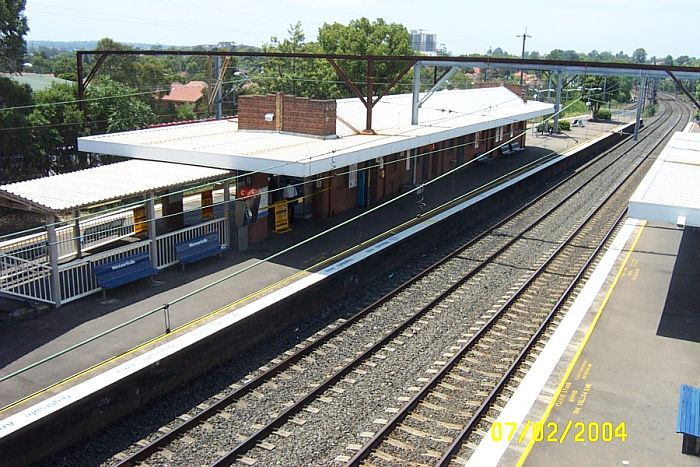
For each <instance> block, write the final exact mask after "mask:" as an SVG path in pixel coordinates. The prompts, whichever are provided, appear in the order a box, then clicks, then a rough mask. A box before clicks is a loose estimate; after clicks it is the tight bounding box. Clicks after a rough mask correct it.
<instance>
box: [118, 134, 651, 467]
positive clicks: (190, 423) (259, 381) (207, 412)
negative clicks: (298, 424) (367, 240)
mask: <svg viewBox="0 0 700 467" xmlns="http://www.w3.org/2000/svg"><path fill="white" fill-rule="evenodd" d="M642 140H643V139H640V141H638V142H635V143H634V144H633V145H632V147H634V146H635V145H637V144H639V143H640V142H641V141H642ZM628 142H629V140H628V139H625V140H624V141H622V142H620V143H618V144H617V145H615V146H614V147H613V148H611V149H609V150H606V151H604V152H603V153H601V154H600V155H599V156H597V157H596V158H595V159H594V160H592V161H589V162H588V163H587V164H586V165H588V164H591V163H594V162H595V161H596V160H600V159H602V158H603V157H605V156H606V155H608V154H609V153H610V152H611V151H613V150H615V149H616V148H618V147H619V146H621V145H622V144H625V143H628ZM623 156H624V153H623V154H621V155H620V156H618V157H616V158H615V159H614V160H613V161H612V162H611V164H612V163H614V162H616V161H617V160H619V159H620V158H621V157H623ZM606 169H607V166H606V167H604V168H602V169H601V170H600V171H598V172H597V173H596V174H595V175H593V177H592V178H591V179H590V180H588V181H587V182H585V183H584V184H583V185H582V186H580V187H578V188H577V189H576V191H575V192H578V191H580V190H581V189H582V188H583V187H584V186H586V185H587V184H588V183H589V182H590V181H592V180H593V179H594V178H595V177H596V176H597V175H599V174H600V173H601V172H603V171H604V170H606ZM577 175H578V174H577V173H576V172H574V173H571V174H570V175H568V176H567V177H565V178H564V179H562V180H561V181H560V182H558V183H557V184H555V185H554V186H552V187H551V188H549V189H547V190H546V191H545V192H543V193H542V194H540V195H538V196H537V197H536V198H534V199H533V200H531V201H529V202H528V203H526V204H525V205H523V206H522V207H521V208H519V209H518V210H516V211H515V212H513V213H512V214H510V215H509V216H507V217H505V218H504V219H502V220H500V221H498V222H497V223H496V224H494V225H493V226H491V227H489V228H488V229H487V230H486V231H484V232H483V233H481V234H479V235H478V236H477V237H475V238H473V239H472V240H470V241H469V242H468V243H467V244H466V245H464V246H463V247H462V248H460V249H459V250H457V251H455V252H452V253H450V254H448V255H446V256H444V257H443V258H441V259H440V260H439V261H437V262H436V263H434V264H433V265H432V266H430V267H429V268H427V269H425V270H424V271H422V272H421V273H419V274H418V275H416V276H414V277H413V278H411V279H409V280H407V281H405V282H404V283H402V284H401V285H399V286H398V287H396V288H395V289H393V290H392V291H390V292H389V293H387V294H386V295H384V296H383V297H381V298H379V299H378V300H376V301H374V302H373V303H371V304H370V305H368V306H367V307H365V308H364V309H362V310H361V311H360V312H358V313H356V314H355V315H353V316H352V317H351V318H349V319H348V320H347V321H345V322H344V323H342V324H341V325H339V326H337V327H336V328H334V329H332V330H331V331H329V332H328V333H327V334H325V335H323V336H321V337H319V338H318V339H317V340H315V341H314V342H313V343H311V344H309V345H308V346H306V347H304V348H302V349H299V350H297V351H296V352H295V353H294V354H292V355H291V356H289V357H288V358H286V359H285V360H283V361H282V362H280V363H278V364H277V365H275V366H273V367H272V368H270V369H269V370H267V371H266V372H264V373H263V374H261V375H259V376H257V377H255V378H253V379H251V380H250V381H248V382H247V383H245V384H244V385H243V386H241V387H240V388H238V389H236V390H235V391H234V392H232V393H231V394H229V395H228V396H226V397H225V398H224V399H221V400H219V401H217V402H216V403H214V404H213V405H211V406H209V407H208V408H206V409H204V410H203V411H201V412H199V413H198V414H197V415H195V416H194V417H192V418H191V419H189V420H187V421H182V422H181V423H179V424H178V425H176V426H175V427H173V429H172V430H170V431H168V432H167V433H164V434H162V435H160V436H159V437H158V438H156V439H154V440H153V441H151V442H150V443H148V444H147V445H145V446H144V447H142V448H141V449H139V451H137V452H135V453H134V454H132V455H131V456H130V457H128V458H126V459H124V460H122V461H120V462H119V463H118V464H117V465H118V466H131V465H135V464H137V463H139V462H141V461H143V460H145V459H146V458H148V457H149V456H151V455H152V454H154V453H155V452H156V451H157V450H158V449H160V448H161V447H163V446H165V445H167V444H169V443H170V442H172V441H173V440H174V439H176V438H177V437H179V436H180V435H182V434H183V433H185V432H187V431H189V430H191V429H192V428H194V427H195V426H197V425H199V424H201V423H202V422H203V421H204V420H206V419H208V418H210V417H211V416H213V415H215V414H216V413H217V412H219V411H221V410H223V409H224V408H226V407H227V406H229V405H231V404H233V403H235V402H236V401H237V400H240V399H241V398H242V397H244V396H245V395H246V394H248V393H250V392H251V391H253V390H255V389H256V388H258V387H260V386H261V385H263V384H264V383H265V382H267V381H268V380H269V379H271V378H273V377H275V376H276V375H278V374H280V373H281V372H283V371H285V370H286V369H288V368H289V367H291V366H292V365H294V364H296V363H297V362H298V361H300V360H301V359H303V358H304V357H305V356H307V355H308V354H310V353H312V352H313V351H314V350H315V349H317V348H319V347H321V346H322V345H323V344H324V343H325V342H327V341H329V340H330V339H332V338H333V337H335V336H337V335H338V334H340V333H341V332H343V331H345V330H346V329H348V328H350V327H351V326H352V325H354V324H355V323H357V322H358V321H359V320H360V319H362V318H364V317H365V316H367V315H368V314H369V313H370V312H371V311H372V310H374V309H376V308H377V307H379V306H381V305H382V304H383V303H385V302H387V301H389V300H391V299H392V298H394V297H395V296H396V295H398V294H399V293H401V292H402V291H404V290H405V289H407V288H408V287H410V286H411V285H412V284H414V283H416V282H418V281H419V280H421V279H423V278H424V277H425V276H427V275H428V274H430V273H432V272H433V271H434V270H435V269H437V268H439V267H440V266H442V265H443V264H445V263H446V262H448V261H450V260H451V259H453V258H454V257H456V256H458V255H459V254H460V253H461V252H462V251H464V250H465V249H467V248H469V247H471V246H473V245H475V244H476V243H477V242H479V241H481V240H483V239H484V238H485V237H487V236H488V235H490V234H491V233H492V231H493V230H496V229H498V228H500V227H502V226H503V225H504V224H506V223H508V222H510V221H511V220H512V219H514V218H516V217H517V216H518V215H520V214H521V213H522V212H523V211H525V210H526V209H528V208H529V207H531V206H532V205H534V204H535V203H537V202H538V201H540V200H541V199H543V198H544V197H546V196H548V195H549V194H551V193H552V192H553V191H555V190H556V189H558V188H560V187H561V186H562V185H563V184H564V183H566V182H568V181H570V180H571V179H572V178H573V177H575V176H577ZM490 185H491V183H490V182H489V183H487V184H484V185H482V187H486V186H490ZM480 188H481V187H480ZM480 188H479V189H476V190H474V191H475V192H476V191H477V190H480ZM572 195H573V193H572V194H570V195H569V196H572ZM567 199H568V198H564V199H563V200H562V201H560V202H559V203H557V205H556V206H554V207H553V208H551V209H550V210H548V211H547V213H545V214H544V215H543V216H541V217H540V218H539V219H538V220H537V221H535V222H534V223H533V224H531V225H530V226H528V227H527V228H526V229H525V230H524V231H528V230H530V229H532V228H533V227H534V226H535V225H537V224H538V223H539V222H541V221H542V220H543V219H544V218H545V217H546V216H547V215H548V214H549V213H551V212H552V211H554V210H555V209H557V208H558V207H560V206H561V204H563V203H564V202H566V200H567ZM517 240H518V237H514V238H513V239H512V240H510V241H509V242H507V244H506V245H504V246H503V247H501V248H500V249H499V250H498V251H497V252H495V253H493V254H492V255H491V256H490V257H489V258H487V259H486V260H484V262H482V264H481V265H479V266H477V267H476V268H475V269H474V270H472V271H471V272H470V273H469V274H468V275H466V276H465V277H463V278H461V279H460V280H459V281H458V282H457V283H456V284H454V285H453V286H451V287H450V288H449V289H448V290H447V291H446V292H443V294H441V295H440V296H439V297H438V298H436V299H435V300H433V301H432V302H431V304H433V303H437V302H438V299H440V297H443V296H445V295H447V294H448V293H451V292H452V291H453V290H454V289H456V288H457V287H459V286H460V285H461V284H463V283H464V282H465V281H466V280H468V279H469V278H470V277H472V276H473V275H474V274H476V273H477V272H478V271H480V270H481V269H482V268H483V267H484V266H485V265H486V264H487V262H489V261H492V260H493V258H494V257H496V256H497V255H499V254H500V253H502V252H503V251H504V250H505V249H507V248H508V247H509V246H511V245H512V244H513V243H515V242H516V241H517ZM426 308H427V309H426V310H425V311H424V312H427V310H428V309H430V305H429V306H428V307H426ZM419 318H420V313H418V314H416V315H414V316H413V317H411V318H409V319H408V320H407V321H406V322H404V323H402V325H400V326H399V327H398V328H397V329H396V330H395V331H394V332H395V333H397V332H401V331H402V330H403V329H405V328H406V327H408V326H410V324H412V323H413V322H414V321H416V320H417V319H419ZM407 323H408V324H407ZM392 335H393V333H392ZM383 340H384V339H383ZM369 353H371V351H368V352H366V353H365V355H366V354H369ZM358 358H359V357H358ZM348 367H352V364H351V365H348ZM327 383H328V381H327ZM329 384H330V383H329ZM326 387H328V384H326ZM290 409H291V408H290ZM286 413H287V412H285V414H286ZM285 414H282V415H280V417H282V416H284V415H285ZM271 429H274V427H273V428H271ZM263 431H267V430H260V432H263ZM256 435H257V433H256ZM254 436H255V435H254ZM241 446H242V445H239V447H241Z"/></svg>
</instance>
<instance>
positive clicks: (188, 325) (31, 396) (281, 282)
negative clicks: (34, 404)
mask: <svg viewBox="0 0 700 467" xmlns="http://www.w3.org/2000/svg"><path fill="white" fill-rule="evenodd" d="M307 271H308V269H304V270H302V271H298V272H296V273H294V274H292V275H291V276H288V277H285V278H284V279H281V280H279V281H277V282H275V283H274V284H270V285H268V286H266V287H263V288H262V289H259V290H256V291H255V292H253V293H251V294H249V295H246V296H245V297H241V298H239V299H238V300H234V301H233V302H231V303H228V304H226V305H223V306H222V307H219V308H217V309H216V310H213V311H210V312H209V313H207V314H205V315H202V316H200V317H199V318H195V319H193V320H192V321H189V322H187V323H185V324H183V325H181V326H178V327H177V328H175V329H173V330H171V331H170V333H169V334H161V335H159V336H156V337H154V338H152V339H150V340H147V341H146V342H143V343H141V344H139V345H137V346H135V347H132V348H130V349H128V350H126V351H124V352H122V353H120V354H117V355H114V356H112V357H110V358H108V359H106V360H103V361H101V362H100V363H97V364H95V365H93V366H91V367H89V368H86V369H84V370H82V371H79V372H78V373H75V374H73V375H71V376H68V377H66V378H64V379H62V380H60V381H57V382H55V383H53V384H52V385H50V386H47V387H45V388H43V389H40V390H38V391H36V392H34V393H32V394H29V395H27V396H25V397H23V398H21V399H18V400H16V401H15V402H13V403H11V404H8V405H6V406H5V407H2V408H0V414H2V413H3V412H6V411H8V410H10V409H11V408H13V407H16V406H18V405H19V404H23V403H25V402H27V401H30V400H32V399H34V398H36V397H37V396H40V395H42V394H44V393H46V392H47V391H50V390H52V389H57V388H60V387H61V386H64V385H66V384H67V383H70V382H71V381H73V380H75V379H77V378H79V377H81V376H85V375H87V374H90V373H93V372H94V371H95V370H98V369H100V368H102V367H104V366H105V365H107V364H109V363H113V362H114V361H116V360H118V359H121V358H124V357H127V356H129V355H131V354H133V353H135V352H138V351H140V350H143V349H144V348H145V347H148V346H150V345H152V344H155V343H157V342H159V341H162V340H164V339H165V338H168V337H171V336H174V335H176V334H178V333H181V332H183V331H185V330H186V329H189V328H191V327H193V326H194V325H195V324H197V323H199V322H201V321H202V320H205V319H207V318H210V317H211V316H213V315H215V314H217V313H221V312H222V311H226V310H227V309H229V308H231V307H234V306H236V305H239V304H241V303H243V302H246V301H248V300H252V299H254V298H256V297H258V296H260V295H263V294H264V293H265V292H267V291H269V290H270V289H274V288H276V287H279V286H281V285H284V284H286V283H288V282H290V281H293V280H295V279H297V278H298V277H300V276H303V275H305V274H306V273H307Z"/></svg>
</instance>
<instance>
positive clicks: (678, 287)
mask: <svg viewBox="0 0 700 467" xmlns="http://www.w3.org/2000/svg"><path fill="white" fill-rule="evenodd" d="M699 263H700V229H693V228H686V229H685V231H684V232H683V237H682V238H681V243H680V246H679V248H678V256H677V258H676V263H675V265H674V267H673V273H672V275H671V283H670V284H669V288H668V293H667V295H666V303H665V304H664V309H663V313H662V315H661V321H660V322H659V327H658V329H657V331H656V334H657V335H659V336H663V337H670V338H673V339H681V340H686V341H690V342H700V267H698V264H699Z"/></svg>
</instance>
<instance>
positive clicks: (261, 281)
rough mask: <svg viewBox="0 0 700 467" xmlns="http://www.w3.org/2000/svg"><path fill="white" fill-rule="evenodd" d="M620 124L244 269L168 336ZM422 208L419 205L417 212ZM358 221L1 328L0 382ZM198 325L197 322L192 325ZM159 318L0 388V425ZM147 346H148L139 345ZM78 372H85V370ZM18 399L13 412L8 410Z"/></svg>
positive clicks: (182, 311)
mask: <svg viewBox="0 0 700 467" xmlns="http://www.w3.org/2000/svg"><path fill="white" fill-rule="evenodd" d="M618 125H619V122H612V123H610V124H598V123H594V124H589V125H588V126H586V127H584V128H575V129H573V130H572V131H571V132H570V133H568V134H567V136H563V135H555V136H541V135H540V136H538V137H531V135H530V134H528V141H527V145H528V147H527V148H526V150H525V151H522V152H520V153H518V154H517V155H516V156H508V157H498V158H496V159H494V160H492V161H489V162H487V163H483V164H481V163H480V164H472V165H470V166H469V167H468V168H467V169H466V170H461V171H459V172H457V173H456V174H454V175H453V176H451V177H449V178H446V179H444V180H443V181H442V182H441V183H439V184H433V185H429V186H427V187H426V190H425V192H424V195H423V197H422V199H417V197H415V196H408V197H405V198H403V199H401V200H400V201H399V202H397V203H394V204H392V205H390V206H388V207H386V208H384V209H382V210H379V211H377V212H375V213H373V214H372V215H371V216H367V217H364V218H363V219H362V220H361V221H359V222H353V223H351V224H349V225H348V226H346V227H344V228H343V229H340V230H338V231H335V232H332V233H331V234H329V235H326V236H324V237H322V238H321V239H319V240H316V241H314V242H311V243H308V244H306V245H304V246H303V247H301V248H298V249H295V250H293V251H290V252H289V253H286V254H284V255H283V256H280V257H278V258H275V259H274V260H273V261H266V262H264V263H263V264H261V265H259V266H257V267H255V268H252V269H250V270H247V271H246V272H244V273H243V274H241V275H238V276H236V277H233V278H231V279H229V280H226V281H224V282H222V283H220V284H218V285H216V286H215V287H212V288H210V289H208V290H206V291H205V292H202V293H199V294H197V295H196V296H195V297H194V298H191V299H188V300H185V301H183V302H181V303H179V304H177V305H174V306H172V307H171V308H170V318H171V321H172V322H171V328H176V327H178V326H182V325H185V324H187V323H190V324H188V326H190V327H192V326H196V325H198V324H199V322H202V321H206V320H209V319H213V318H214V317H215V316H216V315H217V313H218V314H220V313H226V312H228V311H230V310H231V309H233V308H235V307H237V306H239V305H240V303H241V302H242V301H244V300H251V299H254V298H255V297H259V296H260V295H264V294H265V293H266V291H267V290H270V288H274V287H278V286H280V285H281V284H284V283H287V282H289V281H292V280H295V279H296V278H298V277H299V274H304V273H303V271H304V270H305V269H307V268H309V267H311V266H313V265H315V264H317V263H318V262H319V261H322V260H324V259H326V258H330V257H332V256H333V255H335V254H337V253H339V252H341V251H344V250H346V249H347V248H350V247H353V246H355V245H357V244H359V243H360V242H362V241H365V240H367V239H370V238H372V237H373V236H375V235H377V234H379V233H382V232H385V231H386V230H388V229H389V228H392V227H395V226H396V225H399V224H401V223H402V222H405V221H406V220H408V219H411V218H414V217H415V216H416V215H417V214H418V213H419V212H424V211H425V210H428V209H430V208H431V207H434V206H438V205H440V204H442V203H444V202H446V201H447V200H450V199H453V198H454V197H455V196H457V195H458V194H461V193H465V192H468V191H470V190H472V189H473V188H476V187H478V186H481V185H482V184H484V183H486V182H487V181H490V180H493V179H495V178H497V177H499V176H501V175H503V174H505V173H508V172H510V171H512V170H514V169H516V168H518V167H520V166H522V165H525V164H527V163H529V162H531V161H534V160H536V159H538V158H541V157H543V156H545V155H548V154H551V153H564V152H566V151H575V149H576V147H577V146H578V145H581V144H583V143H585V142H586V141H589V140H592V139H595V138H596V137H598V136H600V135H602V134H605V133H607V132H609V131H611V130H612V129H613V128H615V127H616V126H618ZM421 203H425V206H423V205H422V204H421ZM360 212H361V209H360V208H356V209H351V210H349V211H347V212H344V213H342V214H340V215H338V216H335V217H333V218H330V219H323V220H319V219H313V220H308V221H304V220H297V221H296V222H295V224H294V226H293V230H292V231H291V232H289V233H286V234H282V235H272V236H271V237H270V238H269V239H268V240H267V241H265V242H262V243H260V244H257V245H253V246H252V247H251V248H250V249H249V250H247V251H245V252H235V251H229V252H227V253H225V254H224V255H223V256H222V257H221V258H210V259H207V260H203V261H200V262H198V263H197V264H194V265H191V266H190V267H188V268H187V270H186V271H184V272H183V271H181V270H180V268H179V267H172V268H169V269H167V270H165V271H162V272H161V273H160V274H158V276H156V277H157V283H156V284H155V285H149V283H148V281H147V280H144V281H137V282H135V283H132V284H129V285H126V286H123V287H120V288H119V289H116V290H110V291H109V293H108V296H107V298H108V299H107V300H103V299H102V298H101V296H100V295H92V296H89V297H87V298H85V299H82V300H78V301H76V302H73V303H70V304H68V305H66V306H64V307H62V308H60V309H58V310H56V311H51V312H50V313H48V314H44V315H42V316H39V317H37V318H36V319H31V320H27V321H23V322H19V323H11V324H8V323H0V342H2V346H0V377H2V376H4V375H7V374H9V373H11V372H13V371H16V370H18V369H21V368H24V367H26V366H27V365H30V364H32V363H34V362H37V361H39V360H41V359H44V358H47V357H50V356H51V355H53V354H55V353H57V352H60V351H62V350H64V349H66V348H68V347H70V346H73V345H75V344H77V343H80V342H82V341H83V340H85V339H88V338H90V337H92V336H94V335H96V334H98V333H102V332H105V331H106V330H109V329H110V328H112V327H114V326H117V325H119V324H121V323H123V322H125V321H127V320H130V319H133V318H135V317H137V316H139V315H141V314H143V313H145V312H147V311H149V310H153V309H155V308H158V307H159V306H160V305H161V304H163V303H168V302H170V301H172V300H174V299H176V298H178V297H182V296H184V295H186V294H189V293H191V292H192V291H194V290H197V289H198V288H200V287H202V286H204V285H206V284H209V283H212V282H214V281H215V280H217V279H220V278H222V277H225V276H227V275H229V274H231V273H234V272H236V271H239V270H241V269H243V268H245V267H247V266H249V265H251V264H253V263H255V262H258V261H259V260H261V259H264V258H266V257H268V256H269V255H271V254H273V253H276V252H279V251H282V250H283V249H285V248H288V247H289V246H291V245H293V244H296V243H298V242H300V241H301V240H304V239H306V238H309V237H310V236H312V235H314V234H316V233H318V232H322V231H324V230H327V229H328V228H329V227H331V226H333V225H335V224H337V223H340V222H343V221H345V220H346V219H350V218H352V217H353V216H356V215H357V214H359V213H360ZM197 320H199V322H198V321H197ZM164 329H165V323H164V317H163V314H162V313H155V314H153V315H151V316H149V317H148V318H145V319H142V320H139V321H138V322H137V323H136V324H133V325H129V326H128V327H125V328H124V329H121V330H119V331H116V332H114V333H111V334H109V335H108V336H106V337H103V338H100V339H99V340H98V341H95V342H93V343H90V344H87V345H85V346H83V347H81V348H79V349H76V350H74V351H71V352H69V353H68V354H66V355H64V356H61V357H59V358H57V359H55V360H52V361H51V362H50V363H48V364H42V365H40V366H38V367H36V368H34V369H32V370H29V371H27V372H25V373H23V374H21V375H19V376H17V377H14V378H12V379H10V380H7V381H4V382H2V383H0V419H3V418H5V417H7V416H9V415H11V414H12V413H15V412H16V411H18V410H19V409H20V408H22V407H26V406H27V404H28V403H36V402H38V401H39V400H42V399H45V398H47V397H49V396H51V395H52V394H55V393H57V392H59V391H61V390H63V389H65V388H66V387H67V386H69V385H73V384H76V383H77V382H79V381H80V380H82V379H84V378H86V377H88V376H90V375H92V374H95V373H96V372H99V371H102V370H104V369H107V368H110V367H113V366H114V365H116V364H117V363H119V362H120V361H123V359H124V358H125V357H128V356H129V355H134V354H139V353H141V352H144V351H145V350H146V349H147V348H148V345H156V344H158V343H160V342H163V341H165V340H167V339H169V338H171V337H172V335H173V334H170V335H169V336H165V335H164ZM144 343H147V344H148V345H143V344H144ZM86 369H89V370H88V371H86ZM18 400H22V404H15V402H16V401H18Z"/></svg>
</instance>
